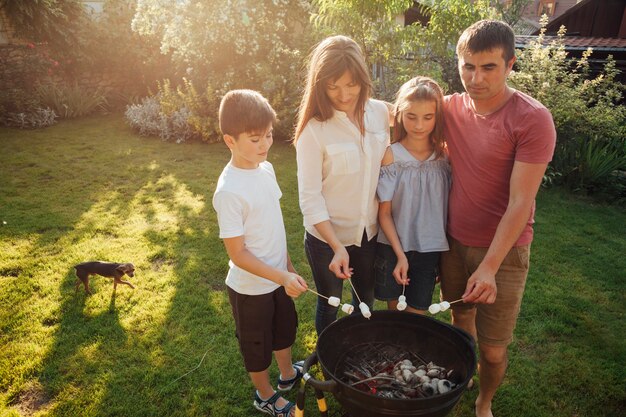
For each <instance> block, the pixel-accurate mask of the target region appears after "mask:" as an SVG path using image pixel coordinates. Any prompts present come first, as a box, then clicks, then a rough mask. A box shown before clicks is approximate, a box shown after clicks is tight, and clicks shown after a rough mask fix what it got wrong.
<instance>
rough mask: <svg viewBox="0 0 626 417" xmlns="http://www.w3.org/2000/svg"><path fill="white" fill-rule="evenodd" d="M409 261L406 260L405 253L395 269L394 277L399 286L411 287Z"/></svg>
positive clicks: (399, 258)
mask: <svg viewBox="0 0 626 417" xmlns="http://www.w3.org/2000/svg"><path fill="white" fill-rule="evenodd" d="M408 272H409V261H408V260H407V259H406V255H404V253H403V254H402V256H401V257H398V262H397V263H396V267H395V268H394V269H393V277H394V278H395V279H396V282H397V283H398V284H399V285H409V277H408Z"/></svg>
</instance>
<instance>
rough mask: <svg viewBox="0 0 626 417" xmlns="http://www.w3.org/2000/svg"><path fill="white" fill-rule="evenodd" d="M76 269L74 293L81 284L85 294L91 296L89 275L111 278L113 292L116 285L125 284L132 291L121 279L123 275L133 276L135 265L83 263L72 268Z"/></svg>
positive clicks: (131, 285) (97, 262)
mask: <svg viewBox="0 0 626 417" xmlns="http://www.w3.org/2000/svg"><path fill="white" fill-rule="evenodd" d="M74 268H75V269H76V276H77V277H78V279H77V280H76V291H78V287H79V286H80V283H81V282H82V283H83V285H84V286H85V292H86V293H87V294H91V290H90V289H89V275H100V276H103V277H106V278H113V291H115V290H117V284H126V285H128V286H130V287H131V288H132V289H135V286H134V285H133V284H131V283H130V282H128V281H124V280H123V279H122V277H123V276H124V274H126V275H128V276H129V277H134V276H135V265H133V264H131V263H125V264H117V263H114V262H99V261H92V262H83V263H81V264H78V265H76V266H75V267H74Z"/></svg>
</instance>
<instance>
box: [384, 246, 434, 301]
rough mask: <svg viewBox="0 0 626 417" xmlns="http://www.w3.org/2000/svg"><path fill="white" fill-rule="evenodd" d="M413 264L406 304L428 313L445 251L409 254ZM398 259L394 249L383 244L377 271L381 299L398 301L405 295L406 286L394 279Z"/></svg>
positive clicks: (411, 264)
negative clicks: (441, 258) (440, 259)
mask: <svg viewBox="0 0 626 417" xmlns="http://www.w3.org/2000/svg"><path fill="white" fill-rule="evenodd" d="M405 254H406V257H407V259H408V261H409V271H408V276H409V280H410V282H409V285H407V286H406V288H405V289H404V295H405V296H406V302H407V304H408V305H409V306H411V307H413V308H414V309H416V310H427V309H428V307H429V306H430V304H431V302H432V298H433V291H434V289H435V278H436V277H437V268H438V264H439V257H440V254H441V252H417V251H410V252H405ZM397 262H398V258H397V257H396V254H395V253H394V252H393V249H392V248H391V246H389V245H386V244H384V243H379V244H378V248H377V250H376V261H375V262H374V271H375V276H376V286H375V288H374V295H375V296H376V299H377V300H381V301H391V300H397V299H398V297H399V296H400V295H401V294H402V285H400V284H398V283H397V282H396V279H395V278H394V277H393V270H394V268H395V267H396V263H397Z"/></svg>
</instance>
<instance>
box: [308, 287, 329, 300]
mask: <svg viewBox="0 0 626 417" xmlns="http://www.w3.org/2000/svg"><path fill="white" fill-rule="evenodd" d="M307 290H308V291H311V292H312V293H313V294H315V295H319V296H320V297H322V298H325V299H327V300H328V297H326V296H325V295H322V294H320V293H318V292H317V291H314V290H312V289H310V288H307Z"/></svg>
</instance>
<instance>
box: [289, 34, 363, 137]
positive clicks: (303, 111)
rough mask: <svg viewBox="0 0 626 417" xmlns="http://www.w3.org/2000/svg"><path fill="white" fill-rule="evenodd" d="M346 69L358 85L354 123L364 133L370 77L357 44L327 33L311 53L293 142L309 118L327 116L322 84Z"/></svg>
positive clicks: (330, 112) (331, 111)
mask: <svg viewBox="0 0 626 417" xmlns="http://www.w3.org/2000/svg"><path fill="white" fill-rule="evenodd" d="M346 71H349V72H350V74H351V75H352V78H353V79H354V82H356V83H358V84H359V85H360V86H361V92H360V94H359V99H358V101H357V104H356V115H357V125H358V126H359V130H360V131H361V134H364V133H365V127H364V123H363V119H364V116H363V115H364V112H365V103H366V102H367V100H368V99H369V98H370V97H371V95H372V80H371V79H370V75H369V72H368V69H367V64H366V63H365V58H364V57H363V53H362V52H361V48H360V47H359V45H358V44H357V43H356V42H355V41H353V40H352V39H350V38H348V37H347V36H341V35H337V36H331V37H329V38H326V39H324V40H323V41H321V42H320V43H318V44H317V46H316V47H315V48H314V49H313V51H312V52H311V56H310V58H309V66H308V73H307V81H306V87H305V90H304V95H303V96H302V102H301V103H300V108H299V110H298V121H297V123H296V132H295V135H294V139H293V142H294V144H295V143H296V142H297V140H298V138H299V137H300V134H301V133H302V130H304V127H305V126H306V124H307V123H308V122H309V120H311V119H312V118H315V119H317V120H320V121H325V120H328V119H330V118H331V117H332V116H333V114H334V108H333V106H332V104H331V102H330V100H329V99H328V96H327V95H326V86H327V84H328V83H329V82H333V81H336V80H338V79H339V78H341V76H342V75H343V74H344V73H345V72H346Z"/></svg>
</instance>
